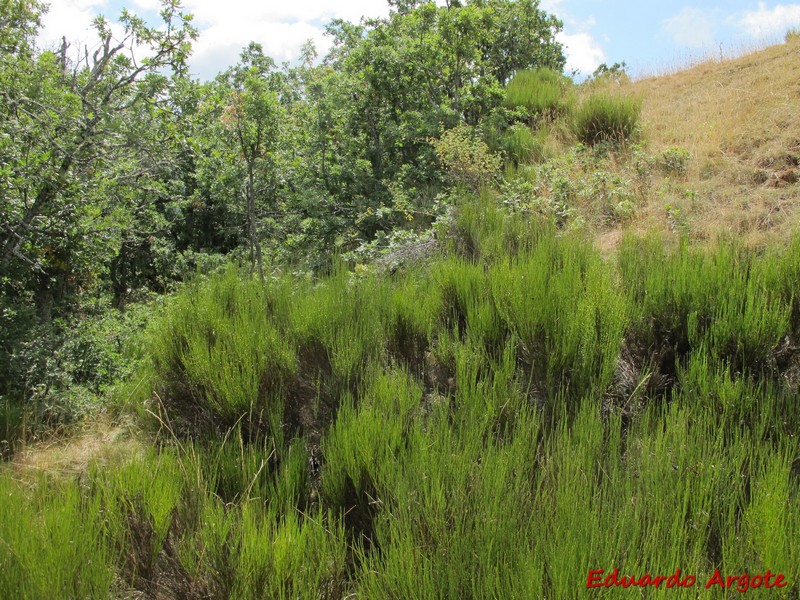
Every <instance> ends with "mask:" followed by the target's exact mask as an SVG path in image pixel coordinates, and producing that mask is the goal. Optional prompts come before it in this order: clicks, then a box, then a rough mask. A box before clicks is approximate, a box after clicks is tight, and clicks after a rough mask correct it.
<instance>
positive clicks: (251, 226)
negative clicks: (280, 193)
mask: <svg viewBox="0 0 800 600" xmlns="http://www.w3.org/2000/svg"><path fill="white" fill-rule="evenodd" d="M254 167H255V165H254V164H253V161H250V162H249V163H248V165H247V234H248V238H249V242H250V265H251V268H252V267H253V266H257V267H258V276H259V277H260V278H261V281H262V283H263V281H264V261H263V258H262V255H261V241H260V240H259V239H258V227H257V222H256V186H255V172H254V170H255V169H254Z"/></svg>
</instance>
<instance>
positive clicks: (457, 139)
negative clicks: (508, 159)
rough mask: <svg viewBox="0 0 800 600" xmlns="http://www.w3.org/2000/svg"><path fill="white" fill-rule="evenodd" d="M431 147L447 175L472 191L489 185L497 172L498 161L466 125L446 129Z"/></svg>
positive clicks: (498, 167) (499, 161) (499, 162)
mask: <svg viewBox="0 0 800 600" xmlns="http://www.w3.org/2000/svg"><path fill="white" fill-rule="evenodd" d="M431 143H432V144H433V147H434V149H435V150H436V155H437V156H438V157H439V160H440V161H442V163H444V166H445V168H446V170H447V174H448V175H449V176H450V177H451V178H452V179H453V180H454V181H456V182H457V183H463V184H466V185H468V186H469V187H470V188H471V189H473V190H475V191H477V190H478V189H480V187H481V186H482V185H484V184H486V183H487V182H489V181H491V179H492V178H493V177H494V176H495V175H497V173H498V172H499V170H500V165H501V162H502V161H501V159H500V157H499V156H498V155H496V154H492V153H491V152H490V151H489V146H487V145H486V142H484V141H483V140H481V139H480V138H479V137H478V136H477V134H476V132H475V129H474V128H472V127H469V126H468V125H459V126H458V127H454V128H453V129H448V130H447V131H445V132H444V133H442V135H441V137H440V138H439V139H434V140H431Z"/></svg>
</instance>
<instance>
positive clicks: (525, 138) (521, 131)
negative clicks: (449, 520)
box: [500, 123, 547, 165]
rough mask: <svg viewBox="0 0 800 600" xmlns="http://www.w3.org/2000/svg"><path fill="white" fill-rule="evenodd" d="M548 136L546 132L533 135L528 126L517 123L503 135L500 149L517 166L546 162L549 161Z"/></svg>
mask: <svg viewBox="0 0 800 600" xmlns="http://www.w3.org/2000/svg"><path fill="white" fill-rule="evenodd" d="M546 135H547V132H546V131H543V130H542V131H539V132H538V133H533V131H531V128H530V127H528V126H527V125H524V124H522V123H516V124H514V125H512V126H511V127H510V128H509V129H508V130H507V131H506V132H505V133H504V134H503V137H502V138H501V139H500V148H501V149H502V150H503V151H504V152H505V153H506V156H507V157H508V158H509V159H511V161H512V163H513V164H515V165H518V164H521V163H531V162H537V163H540V162H544V161H545V160H546V159H547V149H546V147H545V140H546Z"/></svg>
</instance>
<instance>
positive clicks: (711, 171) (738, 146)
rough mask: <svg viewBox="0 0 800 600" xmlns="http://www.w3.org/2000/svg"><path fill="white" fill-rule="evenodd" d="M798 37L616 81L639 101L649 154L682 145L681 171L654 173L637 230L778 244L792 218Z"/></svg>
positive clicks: (798, 121)
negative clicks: (655, 74)
mask: <svg viewBox="0 0 800 600" xmlns="http://www.w3.org/2000/svg"><path fill="white" fill-rule="evenodd" d="M798 72H800V36H787V39H786V43H783V44H779V45H775V46H771V47H768V48H765V49H762V50H759V51H756V52H752V53H750V54H747V55H745V56H740V57H738V58H732V59H729V60H723V61H719V60H708V61H705V62H703V63H700V64H696V65H694V66H692V67H690V68H687V69H685V70H683V71H680V72H675V73H671V74H668V75H663V76H659V77H652V78H648V79H642V80H639V81H634V82H623V83H622V84H621V87H622V88H623V89H622V90H621V91H625V92H631V93H634V94H637V95H639V96H641V97H642V98H643V107H642V124H643V133H644V139H645V140H646V143H647V147H648V153H650V154H653V155H655V154H658V153H659V152H661V151H663V150H666V149H668V148H673V147H678V148H683V149H685V150H688V151H689V153H690V155H691V158H690V160H689V162H688V165H687V171H686V174H685V175H684V176H682V177H675V176H670V177H667V176H666V175H664V174H658V175H654V185H653V190H654V191H653V193H652V194H651V196H650V198H649V200H648V202H647V203H646V204H645V206H643V207H641V210H640V211H639V213H638V218H637V219H636V222H635V223H633V227H634V228H635V229H641V230H645V229H652V228H654V227H655V228H657V229H675V228H676V220H677V219H678V215H679V216H680V217H679V220H680V223H679V226H680V227H682V228H683V229H684V231H685V232H688V233H689V235H690V236H691V237H692V238H693V239H695V240H698V241H704V240H705V241H708V242H709V243H714V242H715V241H716V240H718V239H720V238H721V237H736V238H737V239H740V240H741V241H743V242H745V243H746V244H748V245H751V246H762V245H766V244H771V243H780V242H781V241H782V240H785V239H787V238H788V237H789V234H790V233H791V232H792V231H794V230H795V229H796V225H797V223H798V217H800V202H798V200H800V78H798V77H797V73H798Z"/></svg>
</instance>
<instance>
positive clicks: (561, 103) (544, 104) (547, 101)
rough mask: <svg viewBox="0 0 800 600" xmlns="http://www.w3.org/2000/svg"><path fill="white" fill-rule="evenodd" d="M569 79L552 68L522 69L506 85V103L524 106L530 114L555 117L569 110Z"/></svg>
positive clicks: (509, 105)
mask: <svg viewBox="0 0 800 600" xmlns="http://www.w3.org/2000/svg"><path fill="white" fill-rule="evenodd" d="M568 84H569V80H568V79H567V78H566V77H564V76H563V75H561V74H560V73H556V72H555V71H552V70H550V69H537V70H529V71H520V72H519V73H517V74H516V75H515V76H514V79H512V80H511V81H510V82H509V83H508V86H507V87H506V101H505V105H506V106H507V107H508V108H519V107H522V108H524V109H525V110H527V111H528V113H529V114H530V115H534V116H538V117H540V118H544V119H553V118H555V117H557V116H559V115H561V114H564V113H565V112H566V111H567V110H568V101H567V98H566V89H567V85H568Z"/></svg>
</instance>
